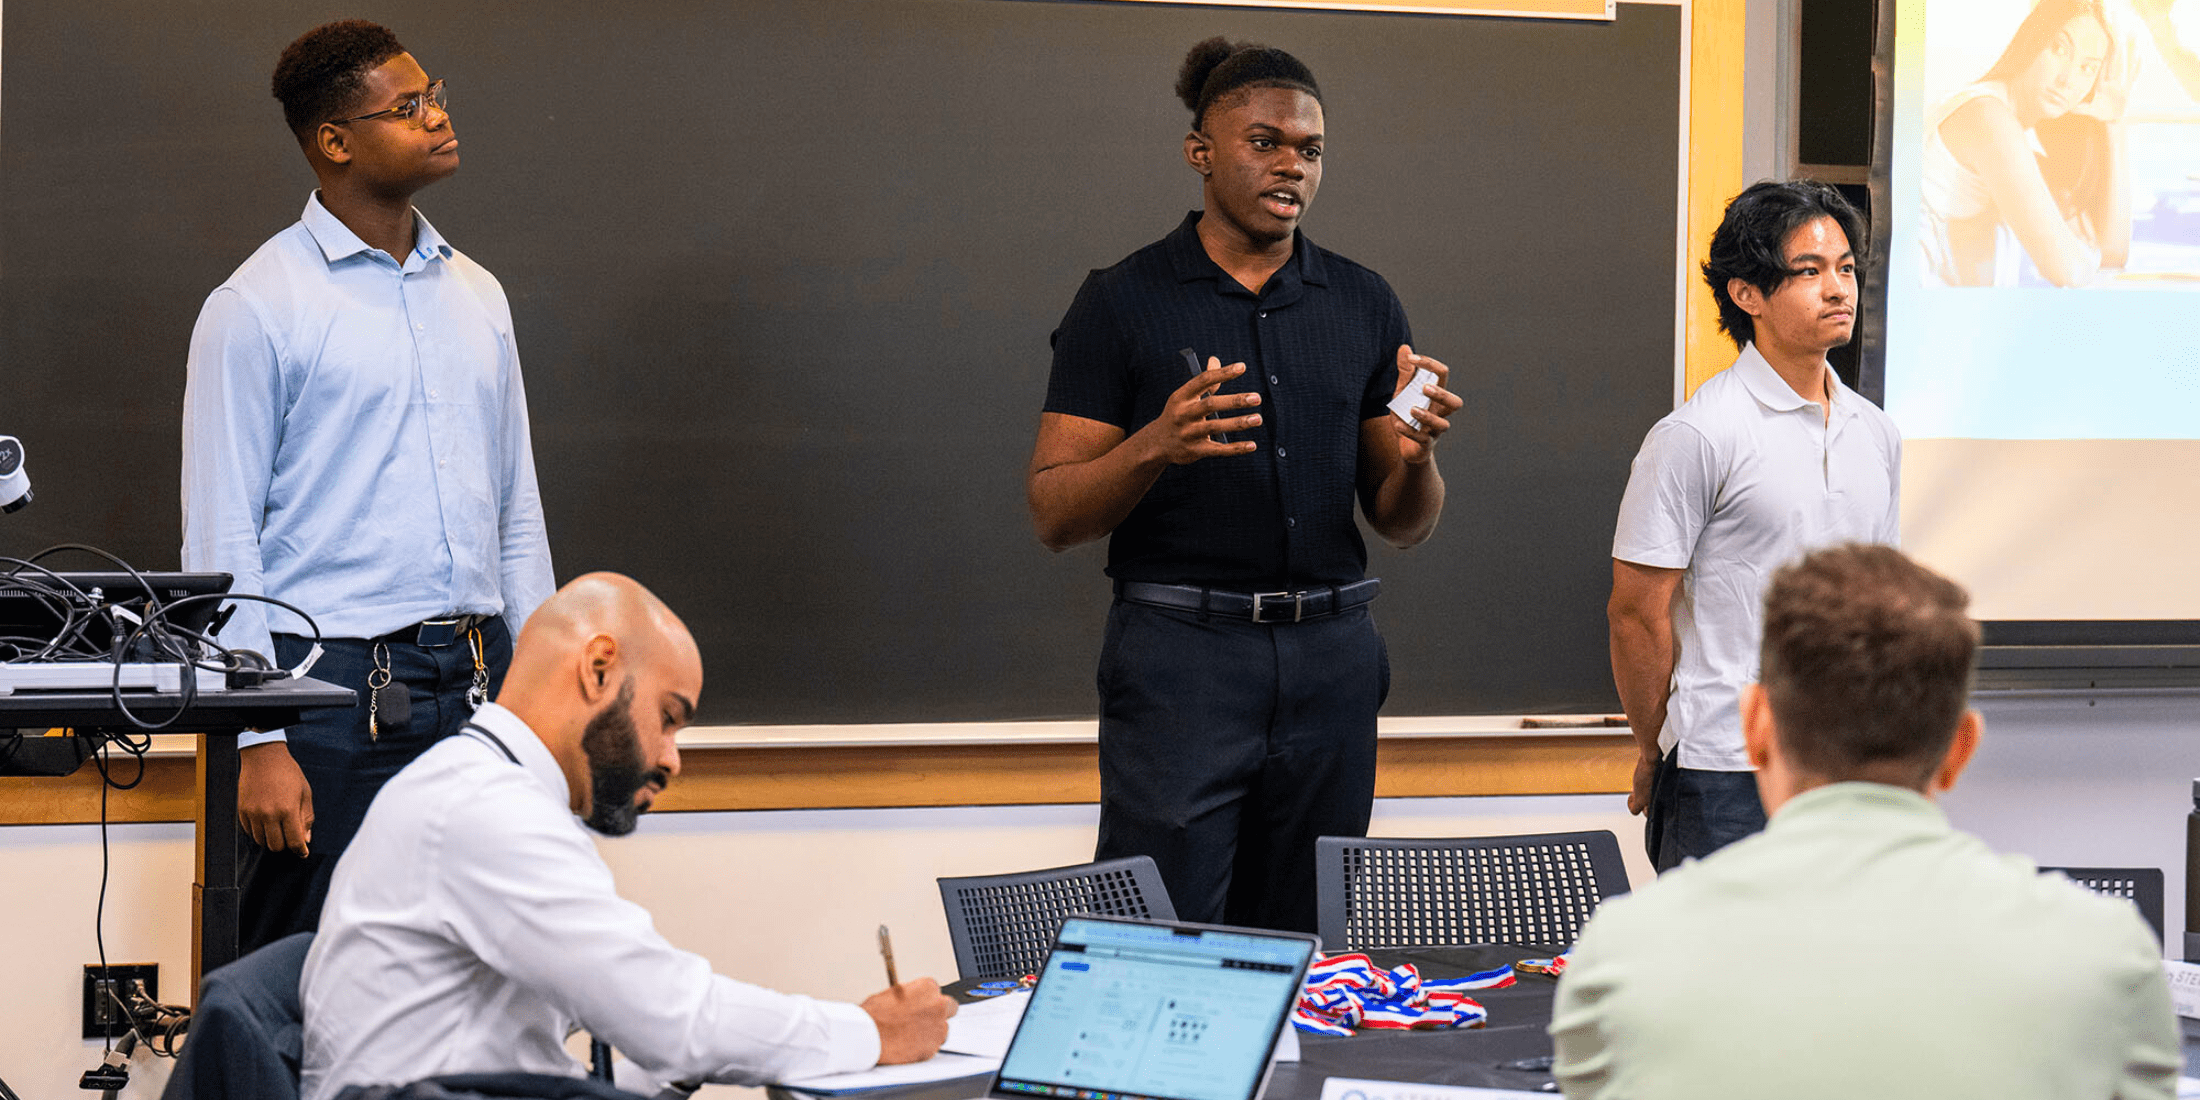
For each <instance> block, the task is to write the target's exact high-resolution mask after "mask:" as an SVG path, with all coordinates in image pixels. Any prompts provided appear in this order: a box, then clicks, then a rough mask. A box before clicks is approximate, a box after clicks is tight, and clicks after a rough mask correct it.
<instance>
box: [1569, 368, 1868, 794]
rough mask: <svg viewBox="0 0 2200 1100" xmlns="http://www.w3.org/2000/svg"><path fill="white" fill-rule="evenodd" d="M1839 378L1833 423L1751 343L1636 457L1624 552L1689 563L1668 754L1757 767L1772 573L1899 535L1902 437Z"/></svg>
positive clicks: (1652, 560)
mask: <svg viewBox="0 0 2200 1100" xmlns="http://www.w3.org/2000/svg"><path fill="white" fill-rule="evenodd" d="M1826 385H1827V388H1828V390H1829V391H1830V393H1831V395H1832V400H1833V415H1832V418H1831V420H1830V421H1829V420H1828V418H1827V416H1826V410H1825V409H1824V407H1823V406H1820V405H1818V404H1817V403H1815V402H1811V401H1805V400H1803V398H1802V397H1801V396H1800V395H1798V394H1797V393H1796V392H1795V390H1794V389H1793V388H1791V387H1790V386H1789V385H1788V384H1787V382H1786V380H1784V379H1782V378H1781V377H1780V374H1779V372H1778V371H1775V370H1773V369H1772V364H1770V363H1767V362H1765V358H1764V356H1762V355H1760V354H1758V352H1757V347H1756V345H1754V344H1751V345H1749V346H1748V347H1745V348H1743V349H1742V354H1741V356H1740V357H1739V358H1737V359H1736V360H1735V361H1734V365H1733V366H1731V367H1728V368H1727V369H1726V370H1723V371H1721V372H1719V373H1718V374H1715V375H1713V376H1711V378H1710V379H1709V380H1708V381H1706V382H1704V384H1703V385H1702V386H1699V387H1697V389H1696V394H1695V396H1694V397H1691V398H1689V400H1688V403H1687V404H1685V405H1682V406H1681V407H1680V408H1678V409H1675V410H1673V412H1671V413H1670V414H1668V415H1667V416H1666V417H1665V419H1663V420H1660V421H1658V423H1657V426H1655V427H1653V428H1651V429H1650V434H1649V436H1648V437H1647V438H1645V439H1644V440H1643V441H1642V451H1641V452H1640V453H1639V454H1637V455H1636V456H1635V463H1634V470H1633V473H1632V474H1630V475H1629V477H1628V479H1627V494H1626V496H1625V497H1623V498H1622V499H1621V501H1620V506H1619V525H1618V530H1617V533H1616V534H1615V535H1614V537H1613V539H1612V556H1613V557H1614V558H1617V559H1619V560H1620V561H1626V562H1634V563H1635V564H1637V565H1648V566H1653V567H1655V568H1660V569H1685V570H1687V572H1686V573H1685V574H1684V575H1683V576H1682V577H1681V587H1680V597H1679V599H1678V600H1676V601H1675V603H1674V607H1673V644H1674V646H1675V648H1676V649H1678V651H1679V652H1678V653H1677V654H1676V655H1675V660H1674V667H1673V684H1672V694H1671V696H1670V698H1669V699H1668V701H1667V703H1666V711H1665V728H1664V729H1663V730H1662V731H1660V732H1659V734H1658V745H1659V747H1660V748H1663V749H1666V750H1668V751H1670V750H1672V749H1673V747H1674V746H1675V745H1676V744H1677V745H1679V751H1680V766H1681V767H1684V768H1698V769H1702V770H1705V771H1748V770H1750V768H1749V757H1748V755H1747V754H1746V753H1745V752H1744V751H1743V749H1742V719H1741V709H1740V698H1741V690H1742V685H1743V684H1747V683H1750V682H1751V681H1754V680H1755V679H1756V678H1757V646H1758V642H1759V640H1760V638H1761V636H1762V635H1763V633H1764V594H1765V588H1766V586H1767V585H1769V584H1771V583H1772V573H1773V571H1774V570H1776V569H1778V568H1779V567H1781V566H1782V565H1785V564H1787V563H1788V562H1790V561H1793V560H1794V559H1796V558H1799V557H1801V556H1803V555H1804V554H1806V553H1808V552H1810V551H1812V550H1817V549H1820V548H1822V547H1827V546H1834V545H1837V544H1840V543H1844V542H1873V543H1885V544H1887V545H1889V546H1892V545H1894V544H1895V543H1896V542H1897V541H1898V539H1899V536H1900V532H1901V508H1902V494H1901V492H1900V491H1899V484H1900V480H1901V470H1902V435H1901V433H1900V432H1899V431H1898V430H1897V429H1896V428H1895V425H1894V420H1893V419H1892V418H1890V417H1889V416H1888V415H1887V414H1886V413H1884V412H1882V411H1880V409H1879V407H1878V406H1877V405H1874V404H1872V403H1871V402H1869V401H1866V400H1864V398H1863V397H1862V396H1861V395H1859V394H1858V393H1857V392H1856V391H1855V390H1852V389H1850V388H1848V387H1847V386H1844V385H1842V384H1841V380H1840V378H1839V377H1837V376H1835V375H1834V373H1833V371H1832V370H1831V369H1828V370H1827V371H1826Z"/></svg>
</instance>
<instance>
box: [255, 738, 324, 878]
mask: <svg viewBox="0 0 2200 1100" xmlns="http://www.w3.org/2000/svg"><path fill="white" fill-rule="evenodd" d="M237 827H238V828H241V829H243V830H244V835H246V836H248V837H251V838H252V842H253V843H255V844H258V845H259V846H260V847H262V848H265V849H267V850H268V851H270V852H296V853H298V854H299V855H301V856H302V855H306V854H308V852H307V847H308V845H310V844H311V843H312V841H313V786H312V785H311V784H309V783H307V782H306V776H305V773H304V772H302V771H299V770H298V762H297V761H296V760H293V759H291V756H290V746H289V745H286V744H284V743H283V742H281V741H269V742H267V743H265V744H260V745H254V746H252V747H251V748H248V749H245V750H243V751H241V752H239V753H238V754H237Z"/></svg>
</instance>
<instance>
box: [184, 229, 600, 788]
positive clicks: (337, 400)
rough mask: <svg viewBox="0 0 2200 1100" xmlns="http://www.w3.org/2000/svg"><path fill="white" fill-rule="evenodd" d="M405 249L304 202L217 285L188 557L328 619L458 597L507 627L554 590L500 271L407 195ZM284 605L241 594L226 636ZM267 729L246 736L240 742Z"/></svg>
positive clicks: (197, 331) (455, 609)
mask: <svg viewBox="0 0 2200 1100" xmlns="http://www.w3.org/2000/svg"><path fill="white" fill-rule="evenodd" d="M414 219H415V224H416V225H417V227H418V229H417V234H416V238H415V243H414V247H413V250H412V251H411V252H409V253H407V254H406V255H405V256H404V258H403V260H402V262H400V261H399V260H398V259H395V258H393V257H391V256H389V255H388V254H386V253H384V252H382V251H381V250H379V249H376V248H372V247H369V246H368V245H367V243H366V242H365V241H363V240H361V239H360V238H359V235H358V234H356V233H353V232H352V231H351V230H350V228H348V227H346V226H345V225H344V223H343V222H341V221H339V220H337V218H336V216H335V215H334V214H331V213H329V212H328V209H327V208H326V207H323V206H322V205H321V197H320V195H319V193H318V192H316V193H315V194H314V195H313V196H311V197H310V198H308V199H307V200H306V208H305V213H304V214H303V215H302V216H301V217H300V218H299V220H298V222H297V223H296V224H294V225H292V226H291V227H290V228H288V229H285V230H283V231H282V232H281V233H278V234H276V235H275V236H274V238H273V239H271V240H269V241H268V242H267V243H266V244H264V245H261V246H260V249H259V251H257V252H254V253H253V254H252V257H251V258H250V259H248V260H246V261H245V262H244V264H243V265H242V266H240V267H238V268H237V270H236V272H235V273H234V274H232V275H230V277H229V279H228V281H226V282H224V283H223V284H222V285H221V286H220V287H218V288H216V289H215V291H214V293H213V294H211V295H209V296H208V297H207V299H206V305H205V307H204V308H202V309H201V310H200V311H199V320H198V324H197V326H196V327H194V328H193V329H192V331H191V358H190V362H189V364H188V365H187V367H186V374H187V381H186V382H185V384H184V398H183V567H184V568H186V569H194V570H215V571H220V572H225V573H232V574H235V576H236V581H235V583H234V585H233V586H232V591H236V592H250V593H255V594H259V595H266V596H273V597H275V598H276V599H279V600H283V601H285V602H288V603H292V604H295V605H297V606H298V607H301V608H303V609H304V610H305V611H306V612H307V613H308V614H310V615H312V616H313V617H314V619H315V620H316V621H317V622H318V623H319V624H320V626H321V631H322V633H323V634H325V635H327V636H329V637H332V638H373V637H378V636H380V635H383V634H387V633H389V632H391V631H393V630H397V629H400V628H402V627H405V626H408V625H411V624H413V623H417V622H420V621H421V620H423V619H433V618H438V617H440V616H443V615H446V614H452V613H458V614H481V615H495V614H500V613H501V614H502V615H503V616H504V618H505V623H506V625H507V626H509V627H511V630H512V633H513V635H515V636H517V635H518V634H519V630H520V626H521V624H522V623H524V622H525V621H526V619H527V616H528V615H529V614H530V613H532V612H533V611H534V609H535V607H536V605H538V604H540V603H541V602H542V601H543V600H545V599H547V598H548V597H549V595H550V593H551V591H552V590H553V589H554V588H555V587H556V585H555V583H554V581H553V579H552V575H551V568H550V543H549V540H548V538H547V536H546V535H545V533H544V528H543V518H542V499H541V495H540V493H539V492H538V491H537V488H536V484H535V460H534V453H533V449H532V445H531V443H530V441H529V438H528V422H527V394H526V391H525V389H524V388H523V387H522V385H521V382H520V370H519V351H518V346H517V345H516V344H515V343H514V342H513V338H512V311H511V307H510V305H509V304H508V303H507V302H506V301H505V297H504V288H503V287H501V286H499V285H497V281H496V278H495V276H492V275H490V274H489V272H488V271H486V270H484V269H483V268H482V267H481V265H479V264H477V263H474V262H473V261H472V260H470V259H468V258H467V257H466V255H465V254H464V253H462V252H460V251H458V250H457V249H455V248H452V247H451V246H450V244H449V243H447V242H446V241H444V239H443V236H442V234H439V233H437V232H436V230H435V227H434V226H432V225H430V224H428V220H427V219H426V218H424V217H420V216H419V212H418V211H415V212H414ZM271 621H272V623H273V625H274V627H275V629H279V630H282V631H284V632H286V633H292V634H305V633H308V631H307V630H306V628H305V625H304V624H303V623H301V622H299V621H298V620H297V619H296V618H294V617H293V616H291V615H289V614H287V613H284V612H282V611H279V610H272V609H270V608H269V607H268V606H267V605H265V604H259V603H239V604H238V605H237V612H236V616H235V618H234V619H232V620H231V621H230V622H229V624H228V625H227V626H225V627H224V628H223V629H222V632H221V636H220V637H221V641H222V644H224V645H227V646H230V647H232V648H243V649H253V650H258V651H259V652H261V653H263V654H267V655H268V656H269V657H271V658H272V657H273V655H274V652H275V650H274V647H273V646H272V645H271V644H270V642H269V638H268V633H269V625H270V622H271ZM279 737H280V735H279V734H274V735H267V734H247V735H245V736H244V737H241V738H240V739H239V740H238V744H239V745H243V746H250V745H254V744H258V743H260V742H262V741H266V740H272V739H276V738H279Z"/></svg>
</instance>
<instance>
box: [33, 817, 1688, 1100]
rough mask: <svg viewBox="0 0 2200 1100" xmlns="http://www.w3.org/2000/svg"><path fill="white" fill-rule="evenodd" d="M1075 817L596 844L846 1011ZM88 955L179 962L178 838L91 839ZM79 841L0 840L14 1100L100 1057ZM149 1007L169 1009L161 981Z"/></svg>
mask: <svg viewBox="0 0 2200 1100" xmlns="http://www.w3.org/2000/svg"><path fill="white" fill-rule="evenodd" d="M1097 815H1098V809H1097V807H1093V806H1021V807H950V808H938V809H907V810H817V811H786V812H768V813H701V814H665V815H661V816H658V817H652V818H647V819H644V822H643V827H642V829H641V830H640V831H639V832H637V833H636V834H635V835H634V836H632V837H628V838H625V839H622V840H616V841H607V842H604V843H603V845H602V849H603V852H604V854H605V857H606V859H607V860H608V862H609V863H610V864H611V866H612V869H613V871H614V872H615V873H616V874H617V876H618V880H619V887H620V889H621V891H623V892H624V893H625V894H626V895H627V896H629V897H632V898H634V899H635V900H637V901H639V902H641V903H642V904H644V905H646V906H648V907H649V908H650V910H651V911H652V912H653V913H655V914H656V916H657V921H658V927H659V929H660V930H661V931H662V932H663V933H664V934H665V936H666V937H667V938H668V939H670V940H671V941H672V942H674V943H677V944H679V945H681V946H683V947H687V948H690V949H692V950H695V951H697V952H700V953H701V954H703V955H705V956H707V957H709V958H710V959H711V961H712V962H713V964H715V965H716V966H717V968H718V969H719V970H720V971H722V972H724V973H727V974H731V975H734V976H736V977H739V978H742V979H744V980H747V981H753V982H757V983H760V984H763V985H768V986H772V987H774V988H779V989H785V990H789V991H792V992H801V993H810V994H815V995H818V996H822V997H833V998H841V999H851V1000H853V999H861V998H862V997H864V996H866V995H868V994H869V993H871V992H873V991H875V990H876V989H877V988H879V987H880V986H881V985H883V984H884V976H883V974H882V973H881V971H880V963H879V959H878V952H877V948H876V939H875V937H874V934H873V933H874V931H875V929H876V928H877V926H878V925H879V924H880V923H882V922H883V923H886V924H888V925H890V926H891V927H892V928H893V931H894V946H895V954H896V957H897V961H898V962H899V963H900V966H901V970H902V973H903V974H904V975H908V976H915V975H919V974H930V975H934V976H937V977H939V978H941V979H942V980H943V981H945V980H952V979H953V978H954V977H955V962H954V952H953V950H952V949H951V948H950V947H949V945H948V941H947V925H946V918H945V916H944V915H943V914H942V912H941V910H940V902H939V890H938V887H937V885H936V884H935V883H934V881H933V880H934V879H936V878H939V877H941V876H947V875H970V874H994V873H999V872H1003V871H1013V870H1024V869H1031V868H1038V867H1052V866H1059V865H1062V864H1069V863H1081V862H1084V861H1086V860H1088V859H1091V858H1092V844H1093V829H1094V824H1095V822H1096V821H1097ZM1592 828H1608V829H1613V830H1614V831H1615V832H1617V833H1619V835H1620V836H1621V838H1622V839H1621V846H1622V848H1623V849H1624V850H1625V851H1626V852H1627V853H1629V856H1630V859H1631V866H1630V867H1629V873H1630V876H1631V877H1633V878H1634V879H1635V880H1636V881H1641V880H1642V879H1643V878H1645V877H1646V876H1647V874H1648V869H1647V866H1646V865H1644V864H1643V862H1642V859H1641V856H1640V855H1639V852H1638V849H1640V847H1641V828H1640V825H1639V823H1638V822H1637V821H1636V820H1635V819H1631V818H1628V817H1627V815H1626V808H1625V805H1624V803H1623V802H1622V801H1621V800H1620V799H1619V798H1617V797H1613V796H1552V797H1516V798H1477V799H1386V800H1384V801H1382V802H1381V803H1379V804H1378V806H1377V810H1376V823H1375V830H1374V831H1375V832H1377V833H1379V834H1386V835H1392V836H1446V835H1453V836H1457V835H1477V834H1489V833H1527V832H1554V831H1563V830H1569V829H1592ZM110 843H111V851H112V855H113V858H114V874H113V878H112V882H111V884H110V887H109V894H108V906H107V922H106V926H107V954H108V958H109V959H110V960H111V961H116V962H157V963H159V964H160V965H161V977H162V980H163V982H164V983H181V982H182V981H184V980H185V975H186V972H187V969H188V967H189V965H190V959H191V943H190V928H191V917H190V908H189V906H190V896H191V891H190V882H191V833H190V827H189V826H187V825H118V826H113V827H111V830H110ZM98 893H99V829H98V827H97V826H88V825H72V826H13V827H0V943H4V944H8V945H10V948H9V949H8V950H6V951H5V952H0V1079H4V1080H6V1081H7V1082H8V1084H9V1085H10V1086H12V1087H13V1088H14V1089H15V1090H16V1091H17V1092H18V1093H20V1094H22V1095H23V1096H24V1097H26V1098H27V1100H37V1098H40V1097H61V1096H70V1095H75V1094H76V1093H75V1088H76V1079H77V1077H78V1075H79V1074H81V1073H82V1072H83V1071H84V1070H86V1069H88V1068H90V1067H91V1066H92V1065H93V1064H94V1063H95V1062H97V1061H98V1059H99V1049H100V1044H99V1043H98V1042H97V1041H96V1040H95V1041H92V1042H85V1041H83V1040H80V1039H78V1038H76V1034H77V1027H78V1015H79V1008H78V998H79V986H80V983H81V968H82V965H83V964H84V963H86V962H91V961H95V960H96V959H97V958H98V954H97V951H96V950H95V948H94V946H93V941H92V931H91V926H92V914H93V908H94V905H95V903H96V901H97V898H98ZM162 989H163V994H164V996H163V999H164V1000H168V1001H171V1002H175V1001H181V1000H183V999H184V991H183V990H182V989H181V987H180V985H178V984H164V985H163V987H162ZM167 1069H168V1063H166V1062H157V1061H156V1060H155V1059H153V1058H151V1057H150V1056H147V1055H144V1054H142V1053H141V1054H140V1055H139V1057H138V1058H137V1061H136V1064H135V1066H134V1067H133V1069H132V1071H131V1076H132V1085H131V1088H130V1089H129V1090H128V1091H127V1092H126V1093H125V1094H124V1095H126V1096H130V1097H153V1096H157V1095H158V1094H159V1091H160V1087H161V1085H162V1083H164V1082H165V1080H166V1073H167Z"/></svg>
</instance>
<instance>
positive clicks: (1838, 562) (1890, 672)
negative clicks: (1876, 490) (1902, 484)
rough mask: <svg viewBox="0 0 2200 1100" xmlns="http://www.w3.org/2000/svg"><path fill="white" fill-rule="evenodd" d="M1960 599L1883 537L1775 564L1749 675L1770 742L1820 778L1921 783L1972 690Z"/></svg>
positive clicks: (1974, 637)
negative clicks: (1766, 706) (1763, 704)
mask: <svg viewBox="0 0 2200 1100" xmlns="http://www.w3.org/2000/svg"><path fill="white" fill-rule="evenodd" d="M1970 602H1971V598H1970V596H1969V595H1968V594H1967V593H1965V592H1964V591H1963V589H1962V588H1961V587H1960V586H1958V585H1957V584H1956V583H1955V582H1954V581H1951V580H1949V579H1948V578H1946V577H1943V576H1941V575H1940V574H1938V573H1935V572H1933V571H1932V570H1930V569H1927V568H1925V567H1924V566H1922V565H1919V564H1917V563H1916V562H1914V561H1911V560H1910V559H1909V558H1907V557H1904V556H1903V555H1902V552H1901V551H1899V550H1896V549H1894V548H1893V547H1890V546H1865V545H1858V544H1851V545H1848V546H1836V547H1833V548H1831V549H1827V550H1819V551H1817V552H1815V553H1813V554H1810V555H1809V556H1807V557H1805V558H1803V559H1802V560H1801V561H1798V562H1795V563H1793V564H1791V565H1788V566H1786V567H1784V568H1782V569H1781V570H1780V571H1779V572H1777V573H1775V574H1773V576H1772V584H1771V586H1770V587H1769V588H1767V589H1766V591H1765V636H1764V645H1763V648H1762V649H1761V650H1760V651H1759V653H1758V659H1759V661H1760V667H1761V671H1760V672H1759V674H1758V681H1759V682H1760V683H1761V684H1763V685H1764V689H1765V694H1766V695H1767V696H1768V697H1769V699H1770V701H1771V704H1772V716H1773V719H1774V722H1775V724H1776V725H1777V726H1778V728H1779V737H1780V747H1781V748H1782V749H1783V750H1785V752H1786V753H1787V755H1788V756H1789V757H1790V758H1791V759H1793V760H1794V761H1795V762H1796V764H1797V765H1798V766H1799V767H1801V768H1802V769H1803V770H1804V771H1807V772H1809V773H1811V774H1812V775H1814V776H1817V777H1818V778H1821V779H1825V780H1829V781H1835V782H1838V781H1840V780H1843V779H1849V778H1863V777H1866V776H1867V775H1880V776H1894V777H1900V778H1902V779H1903V780H1905V781H1907V780H1909V779H1910V778H1912V777H1913V776H1914V778H1915V783H1914V784H1912V785H1914V786H1916V787H1919V788H1922V787H1924V785H1925V782H1926V780H1928V779H1930V778H1931V776H1932V773H1933V770H1934V769H1935V768H1937V767H1939V765H1940V762H1941V759H1942V758H1943V757H1945V756H1946V755H1947V753H1948V746H1949V744H1950V743H1951V742H1952V741H1953V740H1954V739H1955V732H1956V724H1957V722H1958V721H1959V720H1960V719H1961V718H1962V717H1963V708H1964V706H1965V705H1966V703H1967V702H1968V701H1969V699H1970V697H1971V677H1972V668H1973V666H1974V662H1975V661H1976V659H1977V657H1978V646H1979V627H1978V623H1976V622H1974V621H1972V619H1971V617H1970V615H1969V614H1968V613H1967V608H1968V607H1969V606H1970Z"/></svg>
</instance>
